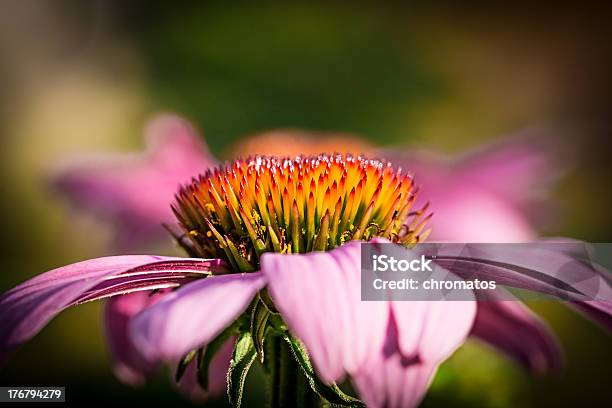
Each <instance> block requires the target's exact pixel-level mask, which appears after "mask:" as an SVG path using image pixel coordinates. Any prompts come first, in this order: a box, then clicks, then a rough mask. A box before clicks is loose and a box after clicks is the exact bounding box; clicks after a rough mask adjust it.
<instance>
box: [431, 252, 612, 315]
mask: <svg viewBox="0 0 612 408" xmlns="http://www.w3.org/2000/svg"><path fill="white" fill-rule="evenodd" d="M435 251H436V253H437V255H436V259H435V260H434V262H435V263H436V264H438V265H440V266H442V267H445V268H446V269H448V270H450V271H452V272H453V273H455V274H457V275H459V276H461V277H463V278H467V277H469V278H479V279H485V280H490V279H493V280H495V281H496V282H497V284H499V285H508V286H511V287H515V288H521V289H528V290H531V291H536V292H541V293H544V294H548V295H552V296H556V297H559V298H561V299H564V300H573V301H590V302H589V305H590V306H592V307H596V308H598V309H599V310H600V311H602V312H606V313H608V314H610V313H612V286H611V285H610V278H609V276H606V274H609V272H607V271H605V270H603V269H602V268H600V267H598V266H597V265H595V264H592V263H589V262H584V260H583V259H580V258H577V257H575V256H573V255H572V254H571V253H568V252H567V251H563V250H558V249H557V248H556V247H555V246H552V245H541V244H537V243H533V244H522V245H513V246H508V245H497V244H443V245H441V246H439V247H438V249H436V250H435ZM593 301H595V302H593Z"/></svg>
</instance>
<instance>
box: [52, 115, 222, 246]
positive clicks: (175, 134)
mask: <svg viewBox="0 0 612 408" xmlns="http://www.w3.org/2000/svg"><path fill="white" fill-rule="evenodd" d="M145 137H146V140H147V151H146V152H145V153H143V154H131V155H128V154H123V155H115V156H111V155H106V156H96V157H81V158H80V159H79V160H77V161H74V162H71V163H67V164H65V165H64V166H63V169H62V170H61V171H60V172H59V173H58V174H57V175H56V177H55V179H54V181H53V185H54V187H55V188H56V189H57V190H58V191H59V192H60V193H61V194H63V195H65V196H66V197H67V198H68V199H69V200H70V202H72V203H73V204H74V205H75V206H76V207H78V208H82V209H84V210H85V211H89V212H91V213H92V214H95V215H96V216H98V217H102V218H105V219H108V220H110V221H112V222H114V223H115V225H116V228H117V235H118V237H117V240H118V243H119V244H118V245H119V246H121V245H124V246H134V245H138V244H139V243H142V242H147V241H152V240H153V239H156V238H159V237H161V236H166V232H165V231H164V230H163V228H162V226H161V224H162V223H173V222H174V216H173V214H172V212H171V210H170V203H171V202H172V200H173V198H174V193H175V192H176V191H177V189H178V187H179V185H180V184H181V183H185V182H187V181H189V180H190V179H191V177H194V176H197V175H198V174H199V173H201V172H203V171H204V170H206V169H207V168H209V167H211V166H214V165H215V164H216V161H215V160H214V159H213V158H212V156H211V155H210V153H209V152H208V149H207V148H206V146H205V145H204V143H203V142H202V140H201V139H200V138H199V137H198V135H197V132H196V131H195V130H194V128H193V127H192V126H191V125H190V124H189V123H188V122H187V121H185V120H184V119H182V118H180V117H178V116H176V115H171V114H162V115H158V116H156V117H155V118H153V120H151V122H150V123H149V125H148V126H147V128H146V130H145Z"/></svg>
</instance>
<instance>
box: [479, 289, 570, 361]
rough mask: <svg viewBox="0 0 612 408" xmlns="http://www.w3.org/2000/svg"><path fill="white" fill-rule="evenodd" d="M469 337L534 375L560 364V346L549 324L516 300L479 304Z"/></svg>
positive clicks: (561, 359)
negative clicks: (520, 365) (483, 342)
mask: <svg viewBox="0 0 612 408" xmlns="http://www.w3.org/2000/svg"><path fill="white" fill-rule="evenodd" d="M472 335H474V336H476V337H477V338H479V339H481V340H483V341H485V342H487V343H489V344H490V345H492V346H493V347H495V348H497V349H499V350H501V351H503V352H505V353H506V354H507V355H508V356H509V357H511V358H513V359H515V360H516V361H518V362H519V363H521V364H523V365H525V366H526V367H527V368H528V369H529V370H530V371H532V372H534V373H543V372H546V371H548V370H554V369H558V368H559V367H560V366H561V365H562V361H563V358H562V355H561V350H560V348H559V344H558V343H557V340H556V338H555V336H554V335H553V333H552V332H551V331H550V329H549V327H548V325H546V323H544V322H543V321H542V320H541V319H540V318H539V317H538V316H536V315H535V314H534V313H532V312H531V310H529V309H528V308H527V307H526V306H525V305H523V304H522V303H521V302H519V301H516V300H514V301H513V300H506V301H483V302H478V311H477V313H476V320H475V321H474V327H473V329H472Z"/></svg>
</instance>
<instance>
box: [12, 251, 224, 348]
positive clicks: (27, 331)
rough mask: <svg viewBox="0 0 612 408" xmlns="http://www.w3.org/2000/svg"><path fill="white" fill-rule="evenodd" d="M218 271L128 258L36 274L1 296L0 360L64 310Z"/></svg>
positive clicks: (210, 263)
mask: <svg viewBox="0 0 612 408" xmlns="http://www.w3.org/2000/svg"><path fill="white" fill-rule="evenodd" d="M217 271H218V272H222V271H224V266H223V263H222V262H221V261H219V260H203V259H185V258H171V257H162V256H148V255H129V256H113V257H106V258H97V259H91V260H88V261H83V262H78V263H75V264H71V265H68V266H64V267H61V268H57V269H54V270H52V271H49V272H46V273H43V274H41V275H38V276H36V277H34V278H32V279H30V280H28V281H26V282H24V283H22V284H20V285H18V286H16V287H15V288H13V289H11V290H9V291H8V292H6V293H4V294H3V295H1V296H0V360H2V359H3V358H4V357H5V356H6V355H7V354H8V353H9V352H10V351H12V350H13V349H15V348H16V347H18V346H19V345H20V344H21V343H23V342H25V341H27V340H29V339H30V338H31V337H33V336H34V335H35V334H36V333H38V332H39V331H40V330H41V329H42V328H43V327H44V326H45V325H46V324H47V323H48V322H49V321H50V320H51V319H52V318H53V317H55V316H56V315H57V314H58V313H59V312H61V311H62V310H63V309H65V308H66V307H68V306H72V305H75V304H78V303H81V302H84V301H89V300H95V299H99V298H101V297H107V296H112V295H116V294H120V293H129V292H133V291H136V290H144V289H156V288H166V287H173V286H178V285H180V284H182V283H186V282H189V281H191V280H194V279H198V278H201V277H203V276H206V275H207V274H210V273H211V272H217ZM117 281H119V282H118V283H117ZM109 282H113V283H117V284H116V285H114V284H109Z"/></svg>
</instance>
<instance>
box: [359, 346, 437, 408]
mask: <svg viewBox="0 0 612 408" xmlns="http://www.w3.org/2000/svg"><path fill="white" fill-rule="evenodd" d="M437 368H438V364H431V363H425V364H411V363H407V362H406V361H405V360H404V359H403V357H402V356H401V355H400V354H397V353H396V354H393V355H392V356H390V357H385V356H384V355H382V352H381V355H380V356H379V358H376V359H372V361H371V362H369V363H368V369H367V370H362V371H361V372H360V373H359V374H357V375H355V376H353V384H354V385H355V387H356V388H357V391H358V393H359V397H360V398H361V400H362V401H363V402H365V404H366V406H368V407H370V408H410V407H415V406H417V405H418V404H419V403H420V402H421V400H422V399H423V397H424V396H425V393H426V392H427V389H428V388H429V384H430V383H431V380H432V378H433V376H434V374H435V372H436V370H437Z"/></svg>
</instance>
